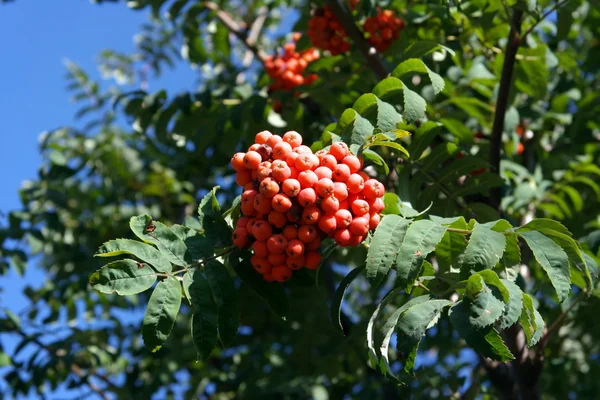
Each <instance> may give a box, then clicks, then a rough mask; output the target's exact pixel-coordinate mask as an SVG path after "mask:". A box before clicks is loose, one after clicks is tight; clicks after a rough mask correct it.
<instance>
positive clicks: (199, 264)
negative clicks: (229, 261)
mask: <svg viewBox="0 0 600 400" xmlns="http://www.w3.org/2000/svg"><path fill="white" fill-rule="evenodd" d="M235 249H236V247H235V246H231V247H229V248H227V249H226V250H224V251H222V252H220V253H218V254H214V255H212V256H210V257H205V258H203V259H202V260H199V261H198V262H196V263H194V264H191V265H190V266H189V267H186V268H182V269H178V270H177V271H173V272H171V273H169V274H156V275H157V276H164V277H167V276H169V275H177V274H178V273H180V272H188V271H189V270H190V269H192V268H196V267H199V266H201V265H204V264H206V263H207V262H209V261H211V260H216V259H217V258H219V257H221V256H224V255H226V254H229V253H231V252H232V251H234V250H235Z"/></svg>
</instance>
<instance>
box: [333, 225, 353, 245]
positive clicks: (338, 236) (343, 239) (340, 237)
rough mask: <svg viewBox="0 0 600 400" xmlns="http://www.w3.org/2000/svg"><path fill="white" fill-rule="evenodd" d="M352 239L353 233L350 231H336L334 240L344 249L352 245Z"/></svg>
mask: <svg viewBox="0 0 600 400" xmlns="http://www.w3.org/2000/svg"><path fill="white" fill-rule="evenodd" d="M351 237H352V233H350V231H349V230H348V229H338V230H336V231H335V235H334V236H333V238H334V239H335V241H336V242H337V244H339V245H340V246H342V247H346V246H349V245H350V238H351Z"/></svg>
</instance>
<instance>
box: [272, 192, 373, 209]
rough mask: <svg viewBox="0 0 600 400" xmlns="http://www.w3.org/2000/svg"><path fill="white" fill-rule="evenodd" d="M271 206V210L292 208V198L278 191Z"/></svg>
mask: <svg viewBox="0 0 600 400" xmlns="http://www.w3.org/2000/svg"><path fill="white" fill-rule="evenodd" d="M367 206H368V205H367ZM271 207H273V210H275V211H279V212H280V213H284V212H286V211H287V210H289V209H290V208H292V200H290V198H289V197H288V196H286V195H285V194H282V193H278V194H276V195H275V196H273V198H272V199H271Z"/></svg>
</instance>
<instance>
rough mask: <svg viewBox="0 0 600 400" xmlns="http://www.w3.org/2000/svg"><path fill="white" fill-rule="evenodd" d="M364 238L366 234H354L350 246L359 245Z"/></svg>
mask: <svg viewBox="0 0 600 400" xmlns="http://www.w3.org/2000/svg"><path fill="white" fill-rule="evenodd" d="M363 240H365V237H364V236H357V235H352V236H351V237H350V246H358V245H359V244H361V243H362V241H363Z"/></svg>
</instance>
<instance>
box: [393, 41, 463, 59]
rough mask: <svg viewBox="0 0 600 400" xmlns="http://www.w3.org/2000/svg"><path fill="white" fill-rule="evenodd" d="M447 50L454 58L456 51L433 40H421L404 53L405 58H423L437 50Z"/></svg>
mask: <svg viewBox="0 0 600 400" xmlns="http://www.w3.org/2000/svg"><path fill="white" fill-rule="evenodd" d="M442 49H444V50H446V51H447V52H448V53H450V54H451V55H452V56H454V54H455V53H454V50H452V49H451V48H449V47H446V46H443V45H441V44H439V43H437V42H435V41H433V40H420V41H417V42H415V43H413V44H411V45H410V46H409V47H408V48H407V49H406V51H405V52H404V56H403V57H404V58H405V59H408V58H421V57H423V56H426V55H427V54H429V53H433V52H434V51H437V50H442Z"/></svg>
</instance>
